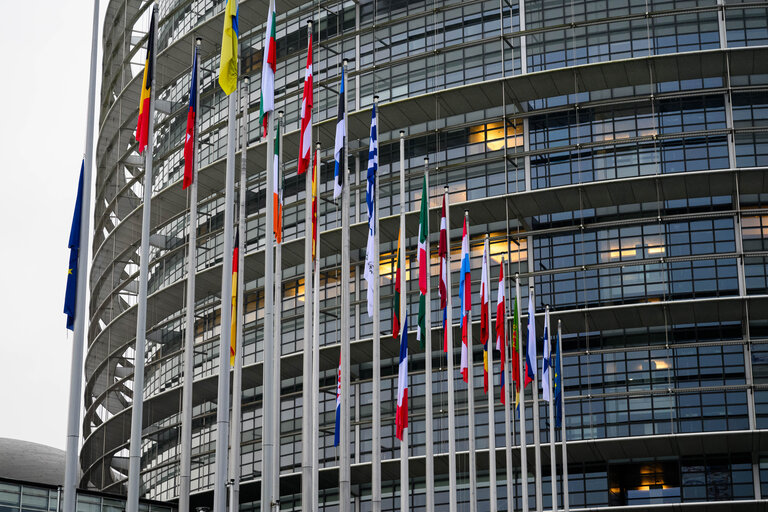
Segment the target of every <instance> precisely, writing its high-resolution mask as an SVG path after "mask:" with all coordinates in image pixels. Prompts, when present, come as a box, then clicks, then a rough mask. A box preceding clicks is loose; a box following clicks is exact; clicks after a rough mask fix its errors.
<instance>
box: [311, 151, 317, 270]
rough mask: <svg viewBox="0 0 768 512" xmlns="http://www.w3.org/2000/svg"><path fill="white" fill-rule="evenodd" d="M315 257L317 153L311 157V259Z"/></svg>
mask: <svg viewBox="0 0 768 512" xmlns="http://www.w3.org/2000/svg"><path fill="white" fill-rule="evenodd" d="M316 258H317V155H316V154H315V155H314V156H313V158H312V261H314V260H315V259H316Z"/></svg>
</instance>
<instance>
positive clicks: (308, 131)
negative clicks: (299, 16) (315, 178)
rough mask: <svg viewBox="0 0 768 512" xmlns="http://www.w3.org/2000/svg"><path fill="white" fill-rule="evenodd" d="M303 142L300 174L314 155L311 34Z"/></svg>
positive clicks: (302, 122) (310, 35) (300, 156)
mask: <svg viewBox="0 0 768 512" xmlns="http://www.w3.org/2000/svg"><path fill="white" fill-rule="evenodd" d="M300 138H301V140H300V141H299V174H304V173H305V172H307V169H309V164H310V162H311V155H312V148H311V147H310V146H311V145H312V33H311V32H310V34H309V48H308V49H307V69H306V71H305V72H304V95H303V96H302V97H301V136H300Z"/></svg>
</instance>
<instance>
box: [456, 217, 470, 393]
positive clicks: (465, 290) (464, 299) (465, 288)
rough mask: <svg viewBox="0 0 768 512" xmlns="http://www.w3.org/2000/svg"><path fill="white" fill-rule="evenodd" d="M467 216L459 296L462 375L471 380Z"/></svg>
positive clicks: (466, 380)
mask: <svg viewBox="0 0 768 512" xmlns="http://www.w3.org/2000/svg"><path fill="white" fill-rule="evenodd" d="M467 229H468V226H467V218H466V217H464V230H463V232H462V235H461V274H460V279H459V297H460V298H461V376H462V377H463V378H464V382H469V367H468V366H469V339H468V338H469V336H468V334H469V331H468V329H469V313H470V311H472V276H471V275H470V267H469V235H468V234H467Z"/></svg>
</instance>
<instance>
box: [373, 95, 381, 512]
mask: <svg viewBox="0 0 768 512" xmlns="http://www.w3.org/2000/svg"><path fill="white" fill-rule="evenodd" d="M378 102H379V97H378V96H374V97H373V106H374V108H376V107H377V106H378ZM376 116H377V117H378V116H379V111H378V109H376ZM378 130H379V119H378V118H377V119H376V140H377V141H378V136H379V133H378ZM374 194H375V195H374V215H375V217H374V219H375V220H374V233H373V245H374V248H373V251H374V253H373V261H374V266H373V282H374V283H375V288H374V289H373V303H374V307H373V349H372V352H373V418H372V420H373V425H372V427H371V428H372V429H373V433H372V438H371V439H372V442H373V447H372V449H373V454H372V456H371V479H372V480H373V482H372V483H371V486H372V489H371V495H372V496H371V501H372V503H371V505H372V507H371V508H372V510H373V511H374V512H381V346H380V343H381V319H380V315H381V289H380V288H381V279H380V268H379V265H380V263H379V260H380V255H379V238H380V237H379V171H378V169H377V170H376V183H375V186H374Z"/></svg>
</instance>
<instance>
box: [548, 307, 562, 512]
mask: <svg viewBox="0 0 768 512" xmlns="http://www.w3.org/2000/svg"><path fill="white" fill-rule="evenodd" d="M545 314H546V315H547V325H548V326H550V327H549V328H550V329H552V327H551V324H550V323H549V306H547V307H546V313H545ZM558 325H559V322H558ZM547 336H549V346H550V349H549V372H548V378H549V466H550V475H551V478H550V479H551V484H552V510H557V452H556V451H555V441H556V439H555V399H554V395H555V394H554V392H553V389H552V377H553V376H552V373H553V368H552V348H551V347H552V333H551V332H549V331H547Z"/></svg>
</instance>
